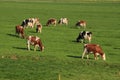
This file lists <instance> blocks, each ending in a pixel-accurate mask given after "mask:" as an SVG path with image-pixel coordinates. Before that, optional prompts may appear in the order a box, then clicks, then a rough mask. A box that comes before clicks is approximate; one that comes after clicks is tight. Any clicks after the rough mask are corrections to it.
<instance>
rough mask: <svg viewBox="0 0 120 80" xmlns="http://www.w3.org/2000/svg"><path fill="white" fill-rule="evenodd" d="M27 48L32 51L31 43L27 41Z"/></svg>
mask: <svg viewBox="0 0 120 80" xmlns="http://www.w3.org/2000/svg"><path fill="white" fill-rule="evenodd" d="M27 48H28V50H29V51H30V41H27Z"/></svg>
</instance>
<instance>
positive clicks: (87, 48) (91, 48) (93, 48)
mask: <svg viewBox="0 0 120 80" xmlns="http://www.w3.org/2000/svg"><path fill="white" fill-rule="evenodd" d="M90 53H93V54H94V59H95V60H97V59H98V58H97V56H98V55H100V56H101V57H102V59H103V60H106V57H105V53H104V52H103V50H102V48H101V47H100V46H99V45H98V44H85V45H84V51H83V54H82V59H83V58H84V55H85V54H86V55H87V59H88V58H89V54H90Z"/></svg>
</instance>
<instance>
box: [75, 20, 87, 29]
mask: <svg viewBox="0 0 120 80" xmlns="http://www.w3.org/2000/svg"><path fill="white" fill-rule="evenodd" d="M75 26H79V27H83V28H86V21H83V20H81V21H80V20H79V21H78V22H77V23H76V24H75Z"/></svg>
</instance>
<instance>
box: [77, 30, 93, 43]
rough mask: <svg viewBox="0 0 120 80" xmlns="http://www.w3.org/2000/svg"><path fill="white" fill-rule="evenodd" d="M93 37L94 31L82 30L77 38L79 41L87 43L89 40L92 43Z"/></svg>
mask: <svg viewBox="0 0 120 80" xmlns="http://www.w3.org/2000/svg"><path fill="white" fill-rule="evenodd" d="M91 39H92V32H90V31H81V32H80V33H79V35H78V37H77V39H76V41H77V42H81V43H85V40H88V42H89V43H90V42H91Z"/></svg>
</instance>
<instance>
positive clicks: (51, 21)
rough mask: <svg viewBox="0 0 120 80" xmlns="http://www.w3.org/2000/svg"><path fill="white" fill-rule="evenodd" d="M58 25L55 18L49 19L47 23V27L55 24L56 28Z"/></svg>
mask: <svg viewBox="0 0 120 80" xmlns="http://www.w3.org/2000/svg"><path fill="white" fill-rule="evenodd" d="M56 23H57V20H56V19H54V18H51V19H49V20H48V21H47V23H46V26H49V25H51V24H53V25H54V26H56Z"/></svg>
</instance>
